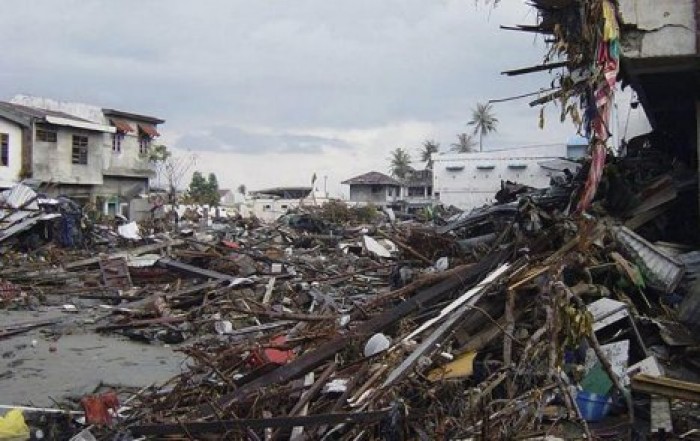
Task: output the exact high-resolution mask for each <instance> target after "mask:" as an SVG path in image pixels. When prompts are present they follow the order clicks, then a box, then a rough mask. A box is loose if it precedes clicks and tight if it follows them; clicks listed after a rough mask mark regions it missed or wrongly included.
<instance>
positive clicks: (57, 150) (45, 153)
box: [32, 127, 103, 185]
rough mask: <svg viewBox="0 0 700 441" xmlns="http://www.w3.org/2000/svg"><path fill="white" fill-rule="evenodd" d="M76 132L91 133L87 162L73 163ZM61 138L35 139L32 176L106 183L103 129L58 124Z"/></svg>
mask: <svg viewBox="0 0 700 441" xmlns="http://www.w3.org/2000/svg"><path fill="white" fill-rule="evenodd" d="M73 135H81V136H87V137H88V154H87V164H73V163H72V155H73ZM56 136H57V141H56V142H45V141H38V140H36V135H35V139H34V150H33V155H34V157H33V163H32V173H33V174H32V177H33V178H35V179H38V180H41V181H44V182H60V183H62V184H87V185H101V184H102V139H103V138H102V133H101V132H92V131H86V130H79V129H72V128H68V127H58V128H57V130H56Z"/></svg>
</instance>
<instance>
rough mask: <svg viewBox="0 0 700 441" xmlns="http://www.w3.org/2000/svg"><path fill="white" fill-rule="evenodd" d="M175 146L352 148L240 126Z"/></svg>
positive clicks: (248, 150)
mask: <svg viewBox="0 0 700 441" xmlns="http://www.w3.org/2000/svg"><path fill="white" fill-rule="evenodd" d="M175 147H178V148H181V149H191V150H205V151H206V150H209V151H224V152H229V153H241V154H265V153H289V154H316V153H321V152H322V151H324V150H325V149H350V148H351V146H350V145H349V144H348V143H346V142H345V141H342V140H339V139H334V138H324V137H320V136H314V135H297V134H289V133H282V134H262V133H254V132H250V131H246V130H242V129H240V128H238V127H230V126H216V127H211V128H208V129H207V130H205V131H202V132H200V133H189V134H186V135H184V136H182V137H180V138H179V139H178V141H177V142H176V143H175Z"/></svg>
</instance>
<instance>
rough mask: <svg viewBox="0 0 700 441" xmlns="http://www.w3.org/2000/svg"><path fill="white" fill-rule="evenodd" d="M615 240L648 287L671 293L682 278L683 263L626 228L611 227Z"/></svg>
mask: <svg viewBox="0 0 700 441" xmlns="http://www.w3.org/2000/svg"><path fill="white" fill-rule="evenodd" d="M613 231H614V233H615V238H616V239H617V241H618V243H620V244H621V245H622V247H623V249H624V250H625V252H626V254H627V255H628V256H629V257H630V258H632V260H634V262H635V263H636V264H637V265H639V266H641V267H642V273H643V274H644V276H645V278H646V279H648V281H649V282H650V285H652V286H654V287H656V288H660V289H662V290H664V292H667V293H670V292H673V291H674V290H675V289H676V287H677V286H678V283H680V281H681V279H682V278H683V274H684V271H685V268H684V266H683V263H682V262H681V261H679V260H677V259H675V258H673V257H670V256H667V255H665V254H664V253H662V252H660V251H659V250H658V249H657V248H656V247H654V245H652V244H651V243H649V242H648V241H647V240H646V239H644V238H643V237H641V236H639V235H638V234H636V233H635V232H634V231H632V230H630V229H629V228H627V227H613Z"/></svg>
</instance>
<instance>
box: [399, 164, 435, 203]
mask: <svg viewBox="0 0 700 441" xmlns="http://www.w3.org/2000/svg"><path fill="white" fill-rule="evenodd" d="M434 203H435V199H434V198H433V171H432V170H430V169H427V168H426V169H424V170H415V169H413V168H412V169H410V170H409V171H408V173H407V174H406V176H405V177H404V179H402V180H401V196H400V198H399V201H398V202H397V205H398V207H397V208H398V209H399V210H400V211H404V212H407V213H412V212H414V211H416V210H419V209H422V208H425V207H429V206H432V205H433V204H434Z"/></svg>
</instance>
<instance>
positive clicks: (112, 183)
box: [95, 176, 148, 202]
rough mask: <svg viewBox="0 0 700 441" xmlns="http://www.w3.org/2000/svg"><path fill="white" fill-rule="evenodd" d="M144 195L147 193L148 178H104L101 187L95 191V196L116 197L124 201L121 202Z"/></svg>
mask: <svg viewBox="0 0 700 441" xmlns="http://www.w3.org/2000/svg"><path fill="white" fill-rule="evenodd" d="M145 193H148V178H139V177H126V176H105V177H104V178H103V181H102V186H100V187H98V188H97V189H95V195H96V196H105V197H112V196H116V197H120V198H121V199H124V200H123V201H122V202H126V199H131V198H132V197H134V196H136V195H138V194H145Z"/></svg>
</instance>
